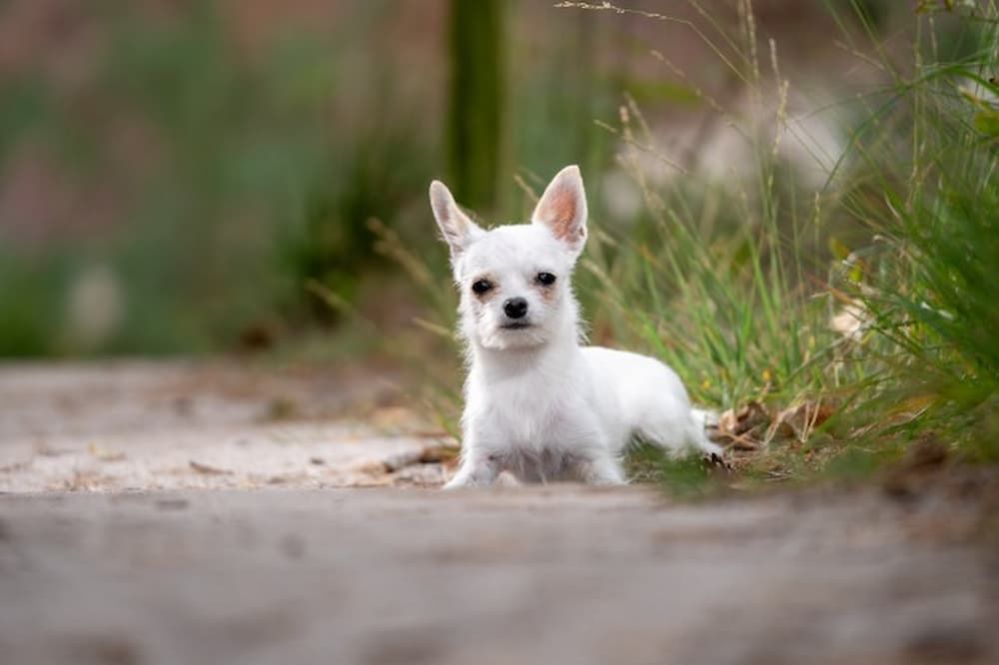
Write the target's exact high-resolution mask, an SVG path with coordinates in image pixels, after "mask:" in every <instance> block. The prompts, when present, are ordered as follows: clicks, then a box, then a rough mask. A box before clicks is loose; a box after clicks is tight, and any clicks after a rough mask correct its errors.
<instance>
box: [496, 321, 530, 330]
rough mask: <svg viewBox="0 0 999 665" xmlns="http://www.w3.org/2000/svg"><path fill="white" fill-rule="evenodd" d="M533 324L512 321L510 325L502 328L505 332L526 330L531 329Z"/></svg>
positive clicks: (505, 324)
mask: <svg viewBox="0 0 999 665" xmlns="http://www.w3.org/2000/svg"><path fill="white" fill-rule="evenodd" d="M530 327H531V324H530V323H527V322H526V321H511V322H510V323H504V324H503V325H501V326H500V328H502V329H503V330H523V329H524V328H530Z"/></svg>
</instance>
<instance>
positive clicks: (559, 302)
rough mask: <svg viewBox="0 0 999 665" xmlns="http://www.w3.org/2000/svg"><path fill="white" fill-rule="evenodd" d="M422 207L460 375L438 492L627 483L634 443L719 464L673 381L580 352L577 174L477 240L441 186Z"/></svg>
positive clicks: (644, 362)
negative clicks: (456, 331)
mask: <svg viewBox="0 0 999 665" xmlns="http://www.w3.org/2000/svg"><path fill="white" fill-rule="evenodd" d="M430 204H431V206H432V207H433V210H434V216H435V217H436V218H437V224H438V225H439V226H440V229H441V231H442V232H443V234H444V239H445V240H446V241H447V243H448V245H449V246H450V248H451V263H452V266H453V269H454V279H455V282H456V283H457V285H458V288H459V289H460V290H461V305H460V306H459V314H460V316H461V334H462V336H463V337H464V339H465V341H466V343H467V349H468V356H469V362H470V370H469V373H468V379H467V381H466V384H465V413H464V416H463V418H462V427H463V435H464V441H463V442H462V460H461V466H460V468H459V469H458V472H457V473H456V474H455V476H454V477H453V478H452V479H451V481H450V482H449V483H448V484H447V485H445V488H446V489H448V488H456V487H466V486H472V485H489V484H491V483H492V482H493V481H494V480H495V479H496V477H497V475H498V474H499V473H501V472H503V471H508V472H510V473H512V474H513V475H514V476H516V477H517V479H518V480H520V481H522V482H546V481H549V480H580V481H583V482H586V483H591V484H597V485H612V484H621V483H624V482H626V480H625V477H624V473H623V472H622V470H621V465H620V462H619V458H620V456H621V454H622V453H623V451H624V449H625V448H626V446H627V445H628V443H629V442H630V441H631V440H632V439H633V438H635V437H638V438H641V439H643V440H646V441H649V442H651V443H655V444H657V445H659V446H662V447H663V448H665V449H667V450H669V451H671V452H673V453H674V454H678V453H681V452H683V451H686V450H693V451H700V452H701V453H705V454H708V455H720V454H721V448H719V447H718V446H716V445H714V444H713V443H711V442H710V441H708V439H707V437H706V436H705V433H704V422H703V420H704V419H703V416H699V415H698V412H696V411H694V410H693V409H692V408H691V405H690V399H689V397H688V396H687V391H686V390H685V389H684V387H683V384H682V383H681V381H680V378H679V377H678V376H677V375H676V373H675V372H673V370H671V369H670V368H669V367H667V366H666V365H664V364H663V363H661V362H659V361H658V360H655V359H653V358H649V357H646V356H640V355H637V354H634V353H626V352H624V351H613V350H611V349H605V348H600V347H583V346H580V343H579V340H580V330H579V306H578V305H577V303H576V299H575V298H574V297H573V294H572V288H571V285H570V277H571V275H572V269H573V266H574V265H575V263H576V259H577V258H578V257H579V254H580V252H582V250H583V245H584V244H585V242H586V194H585V192H584V191H583V180H582V178H581V177H580V174H579V168H578V167H576V166H569V167H566V168H565V169H563V170H562V171H561V172H559V174H558V175H556V176H555V179H554V180H552V182H551V184H549V185H548V188H547V189H546V190H545V193H544V195H543V196H542V197H541V200H540V201H539V202H538V205H537V207H536V208H535V210H534V214H533V216H532V219H531V223H530V224H517V225H511V226H501V227H499V228H495V229H492V230H490V231H486V230H483V229H482V228H480V227H479V226H477V225H476V224H475V223H474V222H473V221H472V220H471V219H469V218H468V216H467V215H465V213H463V212H462V211H461V210H460V209H459V208H458V206H457V204H456V203H455V201H454V197H453V196H452V195H451V192H450V191H448V188H447V187H445V186H444V184H443V183H441V182H438V181H434V182H433V183H431V185H430Z"/></svg>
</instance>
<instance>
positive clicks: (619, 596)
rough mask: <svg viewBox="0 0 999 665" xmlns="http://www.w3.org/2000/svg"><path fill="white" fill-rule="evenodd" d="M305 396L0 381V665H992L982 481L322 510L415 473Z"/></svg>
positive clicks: (236, 382)
mask: <svg viewBox="0 0 999 665" xmlns="http://www.w3.org/2000/svg"><path fill="white" fill-rule="evenodd" d="M18 377H23V379H24V381H23V382H22V381H21V380H20V379H19V378H18ZM220 377H222V378H220ZM226 377H228V378H226ZM222 379H225V380H222ZM229 380H231V381H232V383H227V381H229ZM268 381H276V382H277V383H278V384H280V385H278V386H274V385H271V384H268ZM323 381H324V380H323V379H321V378H316V377H313V376H306V377H289V376H286V375H285V376H278V377H269V378H268V377H263V376H257V375H255V374H254V375H253V376H252V377H251V376H249V375H246V374H245V373H242V372H240V371H236V370H232V369H224V370H220V369H218V368H212V369H206V368H198V367H191V366H175V365H171V366H118V367H116V368H115V369H113V370H110V371H107V370H94V369H81V368H75V369H73V368H57V369H45V368H8V369H5V370H3V371H0V455H2V457H0V459H2V460H3V461H2V462H0V467H2V470H0V488H2V489H3V491H4V492H5V493H4V494H0V662H2V663H4V665H7V664H20V663H25V664H28V663H30V664H35V663H109V664H117V665H122V664H127V665H130V664H159V663H162V664H164V665H166V664H171V665H172V664H176V663H228V662H240V663H251V664H252V663H272V662H273V663H315V662H328V663H370V664H391V663H417V664H419V663H442V664H448V663H468V662H476V663H582V664H586V663H594V664H596V663H694V664H697V663H705V664H707V663H711V664H721V665H724V664H727V663H732V664H735V663H761V664H763V663H766V664H782V663H788V664H791V663H794V664H797V663H872V664H873V663H879V664H880V663H987V662H997V658H999V638H997V635H996V631H995V626H996V625H999V550H997V547H996V546H997V543H999V522H997V519H996V512H995V508H996V507H999V488H997V483H996V482H995V478H994V475H992V474H989V473H980V474H979V473H975V474H969V473H964V474H960V475H957V474H954V475H939V476H937V477H935V478H934V479H932V480H927V481H926V482H925V483H920V484H917V485H914V486H909V487H907V491H904V492H901V491H896V492H894V493H888V492H885V491H884V490H883V489H881V488H878V487H871V488H869V489H864V490H857V491H851V492H847V491H844V490H823V491H811V492H806V493H794V494H791V493H782V494H775V495H771V496H767V497H759V498H754V499H745V498H730V499H727V500H724V501H718V502H712V503H707V504H702V505H679V504H673V503H670V502H668V501H666V500H665V499H664V498H663V497H662V496H661V495H659V494H657V493H655V492H652V491H650V490H642V489H638V488H628V489H624V490H587V489H584V488H578V487H572V486H564V487H549V488H533V489H525V488H510V489H501V490H496V491H490V492H467V493H456V494H445V493H441V492H439V491H436V490H431V489H414V488H408V489H401V488H399V487H389V488H384V487H383V488H374V489H345V488H342V487H338V486H343V485H346V484H350V483H351V482H355V481H356V482H361V483H364V484H384V483H390V484H394V485H403V486H411V485H413V484H415V481H413V480H412V478H410V479H409V480H406V479H405V474H404V473H402V472H400V471H394V472H391V473H387V472H386V471H385V465H384V461H385V460H386V459H389V458H393V456H395V457H394V458H396V459H397V458H398V455H400V454H402V455H403V456H406V455H408V456H409V457H408V458H407V459H409V460H411V461H415V459H416V458H415V457H413V455H414V452H413V451H419V450H420V449H421V448H422V447H425V446H426V443H427V438H426V437H422V436H412V435H410V436H401V437H391V436H387V435H385V434H384V433H383V432H382V433H379V432H376V431H373V430H371V429H370V428H365V427H359V426H357V425H353V424H351V423H350V422H349V421H344V420H342V419H339V420H332V419H330V418H329V414H332V413H334V412H335V411H336V412H339V413H342V410H340V411H338V409H339V406H338V405H336V404H333V403H332V402H331V403H330V404H329V405H324V404H325V403H324V402H323V400H334V401H335V400H336V399H340V398H339V397H337V398H334V397H333V395H336V394H337V393H336V390H335V389H333V390H328V389H331V388H335V386H326V385H325V384H323ZM282 382H283V383H282ZM222 385H224V386H229V387H227V388H225V389H222V388H220V386H222ZM354 385H356V382H355V384H354ZM185 386H186V388H185ZM232 386H236V387H238V388H239V389H238V390H234V393H235V394H230V389H231V388H232ZM178 388H183V390H182V391H181V392H183V393H184V395H183V396H184V397H185V399H186V400H188V402H189V403H187V405H186V406H182V407H179V409H180V410H179V411H178V410H177V409H178V407H176V406H175V399H176V395H177V389H178ZM272 390H273V392H272ZM372 391H373V393H372V394H375V393H377V392H378V389H377V388H372ZM53 395H55V396H58V395H62V396H63V397H59V398H53ZM66 395H70V396H72V395H77V396H79V397H78V398H74V399H77V400H78V401H77V403H76V404H75V405H74V406H72V407H68V406H66V404H65V403H60V400H63V401H65V400H66V399H67V397H65V396H66ZM275 395H277V396H278V397H280V398H281V399H285V400H290V401H291V403H293V404H294V405H295V406H294V409H291V407H280V409H276V407H274V406H273V404H274V402H273V400H274V399H276V398H275ZM362 397H363V398H364V399H369V398H372V396H371V395H366V396H362ZM52 399H55V401H54V402H52V401H50V400H52ZM372 399H374V401H375V402H377V401H378V399H379V398H378V397H377V395H375V396H374V397H373V398H372ZM213 400H215V401H213ZM341 406H342V405H341ZM63 409H69V411H62V410H63ZM74 409H75V411H74ZM327 409H328V411H327V415H326V416H324V415H323V414H322V413H321V412H322V411H324V410H327ZM275 410H278V411H281V413H280V414H276V413H275ZM289 410H291V411H293V412H294V413H289V412H288V411H289ZM101 411H104V413H103V414H102V413H101ZM213 411H214V415H209V414H210V413H211V412H213ZM112 413H113V414H117V415H116V416H115V417H114V418H111V417H110V414H112ZM192 413H193V414H194V415H192ZM275 415H280V416H281V419H280V421H279V422H276V421H275V420H274V417H275ZM383 415H384V414H383ZM223 416H224V417H223ZM192 421H193V422H192ZM274 428H290V429H287V430H283V429H282V430H280V431H285V432H292V433H294V436H290V437H288V438H282V437H280V436H277V435H275V434H274V432H275V431H277V430H275V429H274ZM181 433H183V435H181ZM242 439H247V440H248V441H249V443H247V444H238V443H236V441H238V440H242ZM229 446H231V447H229ZM95 451H96V452H95ZM258 453H259V454H258ZM122 455H123V456H124V457H121V456H122ZM320 456H321V457H322V458H323V460H324V462H323V463H322V464H314V463H313V462H312V461H311V459H312V458H313V457H320ZM68 460H73V463H72V464H70V463H69V462H68ZM192 460H194V461H195V462H196V463H197V464H200V465H203V467H204V468H207V469H212V471H209V472H206V471H204V470H198V468H196V467H193V466H191V464H190V462H191V461H192ZM74 464H75V465H77V466H76V468H75V469H74V467H73V465H74ZM117 467H120V468H117ZM414 468H415V469H419V470H420V471H419V473H417V474H416V477H417V478H419V479H422V480H420V482H427V483H432V482H434V480H433V478H434V474H438V475H439V473H440V470H439V466H438V465H436V464H419V463H415V464H412V465H410V466H407V467H403V469H404V470H405V469H414ZM115 469H117V470H115ZM376 469H377V470H376ZM170 470H173V473H172V475H171V474H168V473H167V472H168V471H170ZM216 471H218V472H219V473H216ZM77 473H83V474H89V473H93V474H97V475H96V479H95V480H93V481H92V484H88V483H85V482H79V481H74V480H73V478H74V477H75V476H74V475H73V474H77ZM421 474H422V475H421ZM164 476H166V479H164ZM275 477H279V478H281V479H282V480H281V481H280V482H277V483H275V482H272V480H273V478H275ZM67 479H68V481H69V483H68V484H67ZM78 480H79V479H78ZM74 482H76V484H75V485H74ZM154 487H165V488H167V489H160V490H155V491H153V490H151V489H150V488H154ZM235 487H246V488H250V489H239V490H235V489H229V488H235ZM193 488H200V489H193ZM203 488H211V489H216V488H218V489H221V490H224V491H204V489H203ZM67 490H76V491H67ZM80 490H114V491H96V492H95V491H80Z"/></svg>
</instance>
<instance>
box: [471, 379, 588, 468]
mask: <svg viewBox="0 0 999 665" xmlns="http://www.w3.org/2000/svg"><path fill="white" fill-rule="evenodd" d="M475 401H477V402H478V403H470V404H469V406H470V408H471V411H472V414H471V415H472V419H473V422H471V423H470V424H471V425H472V426H473V427H474V428H475V429H476V430H477V434H479V436H480V438H482V439H483V443H486V444H487V445H489V447H491V448H497V449H500V450H503V451H505V452H511V453H517V452H523V453H525V454H529V455H540V454H542V453H546V451H548V452H551V451H558V450H567V449H571V448H573V447H574V446H575V445H576V444H577V443H578V442H579V441H580V440H581V439H582V438H584V434H583V431H584V430H585V429H586V427H585V424H586V422H587V420H588V418H587V415H586V413H585V412H584V409H582V408H581V407H580V406H579V405H578V404H576V403H575V402H574V401H572V400H567V399H565V397H564V395H562V396H560V395H558V394H551V393H548V392H545V391H530V390H524V388H523V387H520V388H519V389H517V388H513V389H507V390H492V391H490V392H489V393H488V394H484V395H480V396H479V397H478V399H477V400H475ZM546 454H547V453H546Z"/></svg>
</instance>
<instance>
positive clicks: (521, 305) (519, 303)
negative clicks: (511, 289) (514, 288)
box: [503, 298, 527, 319]
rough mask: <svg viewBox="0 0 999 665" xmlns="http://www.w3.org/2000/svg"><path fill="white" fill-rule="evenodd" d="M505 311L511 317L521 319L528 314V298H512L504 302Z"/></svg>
mask: <svg viewBox="0 0 999 665" xmlns="http://www.w3.org/2000/svg"><path fill="white" fill-rule="evenodd" d="M503 311H504V312H506V315H507V316H509V317H510V318H511V319H521V318H523V317H524V315H525V314H527V300H525V299H524V298H510V299H509V300H507V301H506V302H505V303H503Z"/></svg>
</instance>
